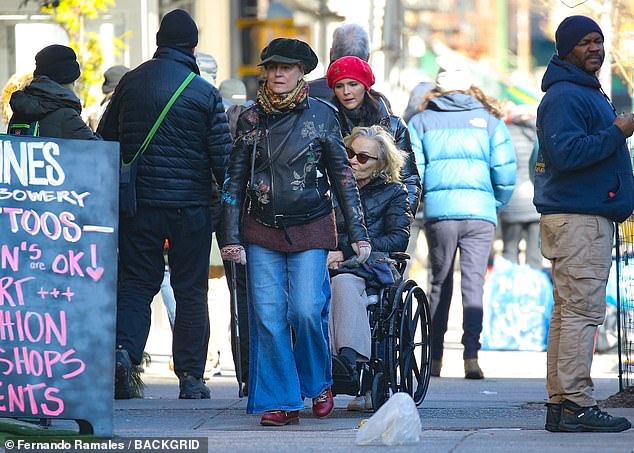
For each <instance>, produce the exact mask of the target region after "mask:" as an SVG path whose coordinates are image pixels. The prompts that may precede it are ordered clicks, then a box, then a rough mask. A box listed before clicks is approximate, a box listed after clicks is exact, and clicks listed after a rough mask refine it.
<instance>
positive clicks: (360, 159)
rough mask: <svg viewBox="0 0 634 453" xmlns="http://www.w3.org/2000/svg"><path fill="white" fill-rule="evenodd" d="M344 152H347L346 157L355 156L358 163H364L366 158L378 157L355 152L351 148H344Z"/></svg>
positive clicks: (366, 160) (374, 158)
mask: <svg viewBox="0 0 634 453" xmlns="http://www.w3.org/2000/svg"><path fill="white" fill-rule="evenodd" d="M346 153H348V159H352V158H353V157H355V156H356V157H357V162H359V163H360V164H366V163H367V162H368V159H373V160H379V158H378V157H374V156H369V155H367V154H364V153H355V152H354V150H353V149H352V148H346Z"/></svg>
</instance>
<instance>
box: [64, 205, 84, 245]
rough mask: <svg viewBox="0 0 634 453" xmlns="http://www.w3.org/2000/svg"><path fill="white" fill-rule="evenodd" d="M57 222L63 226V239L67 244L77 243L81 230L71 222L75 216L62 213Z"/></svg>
mask: <svg viewBox="0 0 634 453" xmlns="http://www.w3.org/2000/svg"><path fill="white" fill-rule="evenodd" d="M59 220H60V221H61V222H62V224H63V225H65V226H64V239H66V240H67V241H68V242H77V241H79V239H80V238H81V228H80V227H79V225H77V224H76V223H75V222H73V220H75V216H74V215H73V214H72V213H70V212H66V211H64V212H62V213H60V215H59Z"/></svg>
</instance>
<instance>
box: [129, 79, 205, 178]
mask: <svg viewBox="0 0 634 453" xmlns="http://www.w3.org/2000/svg"><path fill="white" fill-rule="evenodd" d="M194 77H196V73H195V72H190V73H189V74H188V75H187V77H185V80H183V82H182V83H181V84H180V86H179V87H178V88H177V89H176V91H174V94H172V97H171V98H170V100H169V101H167V104H165V107H163V111H162V112H161V114H160V115H159V116H158V118H157V119H156V121H155V122H154V125H153V126H152V128H151V129H150V132H148V134H147V136H146V137H145V140H143V143H142V144H141V146H140V147H139V150H138V151H137V152H136V154H135V155H134V157H133V158H132V160H131V161H130V162H124V161H123V159H121V166H122V167H127V166H128V165H132V164H133V163H134V162H135V161H136V160H137V159H138V158H139V157H141V155H142V154H143V153H144V152H145V150H146V149H147V147H148V145H149V144H150V142H151V141H152V138H154V134H155V133H156V131H157V130H158V128H159V126H160V125H161V123H162V122H163V119H164V118H165V116H166V115H167V112H169V110H170V109H171V108H172V105H173V104H174V102H175V101H176V98H178V96H180V94H181V93H182V92H183V90H184V89H185V88H186V87H187V85H189V82H191V81H192V79H193V78H194Z"/></svg>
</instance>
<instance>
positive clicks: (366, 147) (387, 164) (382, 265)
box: [327, 125, 412, 411]
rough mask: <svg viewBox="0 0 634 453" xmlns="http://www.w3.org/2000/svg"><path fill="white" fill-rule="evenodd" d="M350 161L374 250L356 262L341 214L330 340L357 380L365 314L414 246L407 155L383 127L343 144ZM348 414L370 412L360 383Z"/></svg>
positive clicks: (333, 255)
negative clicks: (394, 255)
mask: <svg viewBox="0 0 634 453" xmlns="http://www.w3.org/2000/svg"><path fill="white" fill-rule="evenodd" d="M344 143H345V145H346V151H347V153H348V160H349V161H350V165H351V166H352V170H353V173H354V176H355V178H356V181H357V186H358V188H359V195H360V197H361V204H362V207H363V210H364V216H365V221H366V227H367V229H368V235H369V237H370V242H371V244H372V254H371V256H370V259H369V260H368V262H366V263H365V264H364V265H359V264H357V263H356V260H355V258H354V257H355V253H354V251H353V250H352V247H351V244H350V240H349V238H348V235H347V234H346V233H345V232H346V231H347V230H346V228H345V223H344V219H343V216H342V215H339V214H340V213H339V210H338V209H337V210H336V213H337V216H336V218H337V231H338V232H339V237H338V245H339V249H338V250H336V251H331V252H330V253H329V254H328V261H327V262H328V268H329V270H330V274H331V277H332V278H331V290H332V299H331V308H330V327H329V328H330V339H331V347H332V350H333V355H334V357H335V359H334V360H336V361H337V362H338V363H340V364H342V365H343V366H345V367H346V369H347V372H348V373H349V376H350V379H351V381H353V380H357V382H358V374H357V363H358V362H367V361H368V360H369V359H370V354H371V333H370V325H369V322H368V315H367V310H366V308H367V307H368V305H369V304H371V303H376V302H377V296H376V295H377V294H378V292H379V289H380V288H381V286H384V285H385V284H386V282H388V283H389V281H390V279H392V282H393V279H394V277H395V276H394V275H393V274H394V272H395V271H396V270H395V269H394V266H393V265H392V264H391V263H390V260H389V259H388V254H389V253H390V252H404V251H405V249H406V248H407V243H408V240H409V228H410V223H411V221H412V213H411V211H410V208H409V203H408V200H407V189H406V187H405V186H404V185H403V184H402V183H401V182H400V170H401V167H402V166H403V163H404V161H405V158H406V155H405V153H404V152H403V151H401V150H399V149H397V148H396V146H395V145H394V139H393V138H392V136H391V135H390V134H389V132H388V131H387V130H385V129H384V128H383V127H381V126H377V125H375V126H370V127H356V128H354V129H353V130H352V133H351V134H350V135H349V136H347V137H346V138H345V139H344ZM359 387H360V389H359V392H358V395H357V397H356V398H355V399H354V400H352V401H350V403H349V404H348V410H358V411H370V410H372V399H371V397H370V394H369V393H370V389H369V388H368V387H369V385H368V384H367V383H365V382H361V383H360V385H359Z"/></svg>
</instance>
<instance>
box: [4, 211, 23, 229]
mask: <svg viewBox="0 0 634 453" xmlns="http://www.w3.org/2000/svg"><path fill="white" fill-rule="evenodd" d="M22 211H23V209H22V208H2V212H4V213H6V214H8V215H9V226H10V227H11V232H12V233H17V232H18V214H22Z"/></svg>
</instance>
